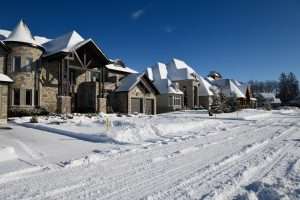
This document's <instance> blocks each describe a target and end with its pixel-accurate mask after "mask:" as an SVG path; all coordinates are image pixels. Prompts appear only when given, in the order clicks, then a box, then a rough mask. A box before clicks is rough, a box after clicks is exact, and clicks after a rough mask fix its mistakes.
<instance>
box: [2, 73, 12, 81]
mask: <svg viewBox="0 0 300 200" xmlns="http://www.w3.org/2000/svg"><path fill="white" fill-rule="evenodd" d="M0 82H6V83H12V82H13V80H12V79H11V78H10V77H9V76H7V75H5V74H2V73H0Z"/></svg>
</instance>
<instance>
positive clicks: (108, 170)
mask: <svg viewBox="0 0 300 200" xmlns="http://www.w3.org/2000/svg"><path fill="white" fill-rule="evenodd" d="M197 116H201V115H197V113H195V112H192V111H191V112H190V113H189V112H184V113H177V114H173V115H172V114H166V115H162V116H160V118H159V120H153V121H154V122H155V123H157V124H156V125H157V128H161V127H163V126H165V127H166V129H167V127H168V124H166V120H164V119H172V120H175V119H177V118H179V117H181V118H183V119H184V120H183V121H182V122H181V123H182V126H183V127H184V123H185V122H186V123H189V122H191V121H193V120H194V122H195V123H201V121H204V120H207V119H204V118H199V119H198V121H197V120H195V119H196V118H197ZM245 119H246V118H245ZM299 119H300V112H299V111H296V110H295V111H274V112H273V114H271V115H268V116H265V117H261V118H257V119H254V118H251V120H250V118H249V120H234V119H232V118H228V119H226V115H225V116H224V118H223V117H222V119H221V118H220V119H211V121H212V122H210V123H206V124H207V125H206V126H197V128H195V129H189V130H188V131H184V130H181V129H180V126H179V127H178V126H177V127H176V129H178V131H177V132H176V131H171V132H170V134H166V135H160V136H157V137H155V138H154V139H147V140H145V141H144V142H142V143H140V144H123V145H122V144H102V143H100V144H99V143H92V142H87V141H78V140H74V139H70V138H69V137H66V136H61V135H55V134H52V133H47V132H43V131H37V130H33V131H32V133H27V134H34V135H33V136H32V138H33V139H37V138H43V139H41V140H42V143H43V144H44V145H46V141H47V139H49V144H48V145H49V147H50V148H53V147H56V146H57V144H56V143H57V142H58V140H57V141H56V139H57V137H58V138H60V140H59V141H60V142H59V144H60V145H64V147H61V146H60V149H59V150H60V151H63V152H62V156H59V155H57V156H55V154H57V152H59V151H58V150H56V151H55V150H52V151H51V150H49V148H45V147H44V145H35V144H34V142H32V141H30V140H29V139H28V138H31V137H30V136H27V137H28V138H27V139H26V140H23V139H20V138H18V134H16V135H15V136H14V137H16V139H17V140H20V142H22V143H23V144H24V145H25V146H26V147H28V148H27V154H28V155H32V156H33V158H31V159H30V156H27V157H26V156H25V158H24V160H26V159H27V160H26V161H27V162H31V163H32V165H33V166H32V167H28V168H27V170H25V169H24V170H19V171H16V172H14V173H13V172H12V173H6V174H3V175H0V199H247V198H253V199H255V198H257V199H299V198H300V134H299V133H300V121H299ZM147 120H149V119H147ZM172 120H171V121H172ZM160 122H161V123H162V124H160ZM206 122H207V121H206ZM17 127H18V128H16V129H17V130H21V129H24V130H25V129H27V128H23V127H19V126H17ZM168 130H170V128H168ZM27 132H28V131H27ZM3 134H5V132H3V133H1V136H0V139H1V137H3V139H5V138H7V137H4V136H3ZM39 134H44V135H40V136H37V135H39ZM44 137H47V138H44ZM67 138H69V139H70V141H69V140H67ZM7 141H8V139H7ZM26 141H27V142H26ZM8 142H10V144H11V146H14V145H13V140H12V138H10V139H9V141H8ZM36 142H39V141H36ZM26 143H27V144H26ZM24 145H21V146H23V148H24ZM81 146H82V148H83V149H79V148H80V147H81ZM68 148H70V149H68ZM76 148H78V149H76ZM25 149H26V148H25ZM16 151H17V153H18V150H16ZM68 151H73V152H77V153H78V155H79V157H78V158H77V159H75V158H76V156H74V155H73V154H74V153H73V154H72V153H70V154H69V153H67V152H68ZM36 152H40V153H36ZM42 152H43V153H42ZM43 155H45V156H44V157H43ZM48 155H49V156H48ZM68 155H69V158H70V160H71V161H67V160H68V159H67V158H68ZM84 155H85V156H84ZM35 156H36V157H35ZM19 157H20V156H19ZM48 157H50V158H51V159H50V158H49V159H48ZM22 158H23V157H22ZM47 159H48V160H47ZM61 159H63V160H65V161H66V162H61V161H62V160H61ZM1 165H2V163H1V162H0V169H1ZM3 165H5V163H4V164H3ZM30 169H31V170H30Z"/></svg>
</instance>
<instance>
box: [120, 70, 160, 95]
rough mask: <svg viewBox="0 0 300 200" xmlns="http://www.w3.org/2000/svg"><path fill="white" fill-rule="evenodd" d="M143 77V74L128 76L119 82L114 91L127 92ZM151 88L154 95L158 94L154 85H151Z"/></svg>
mask: <svg viewBox="0 0 300 200" xmlns="http://www.w3.org/2000/svg"><path fill="white" fill-rule="evenodd" d="M144 75H145V73H138V74H129V75H128V76H126V77H124V78H123V79H122V80H121V82H120V86H119V87H118V88H117V89H116V92H128V91H130V90H132V89H133V88H134V87H135V86H136V85H137V84H138V83H139V82H140V80H141V78H142V77H144ZM149 82H150V80H149ZM150 84H151V82H150ZM152 87H153V89H154V90H155V92H156V93H158V92H159V91H158V90H157V88H156V87H155V86H154V85H152Z"/></svg>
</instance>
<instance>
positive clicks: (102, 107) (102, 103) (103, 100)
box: [97, 97, 107, 113]
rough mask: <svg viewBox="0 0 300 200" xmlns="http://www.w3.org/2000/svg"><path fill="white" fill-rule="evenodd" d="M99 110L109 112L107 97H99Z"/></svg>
mask: <svg viewBox="0 0 300 200" xmlns="http://www.w3.org/2000/svg"><path fill="white" fill-rule="evenodd" d="M97 112H104V113H107V107H106V98H99V97H98V98H97Z"/></svg>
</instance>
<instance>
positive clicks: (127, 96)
mask: <svg viewBox="0 0 300 200" xmlns="http://www.w3.org/2000/svg"><path fill="white" fill-rule="evenodd" d="M144 84H147V83H146V82H144V81H140V83H138V84H137V85H135V86H134V87H133V88H132V89H131V90H130V91H125V92H124V91H123V92H114V93H112V94H111V95H110V96H109V100H110V102H111V104H112V109H113V112H120V113H134V109H133V108H132V103H133V102H132V101H133V100H134V99H139V100H140V103H141V106H142V108H141V110H140V111H141V112H142V113H145V114H156V113H157V110H156V107H157V102H156V91H154V90H152V89H150V88H151V86H149V85H148V84H147V89H146V88H145V86H144ZM149 89H150V91H149ZM149 101H151V102H152V105H151V109H149V107H148V106H149V104H148V103H147V102H149ZM149 112H150V113H149Z"/></svg>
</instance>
